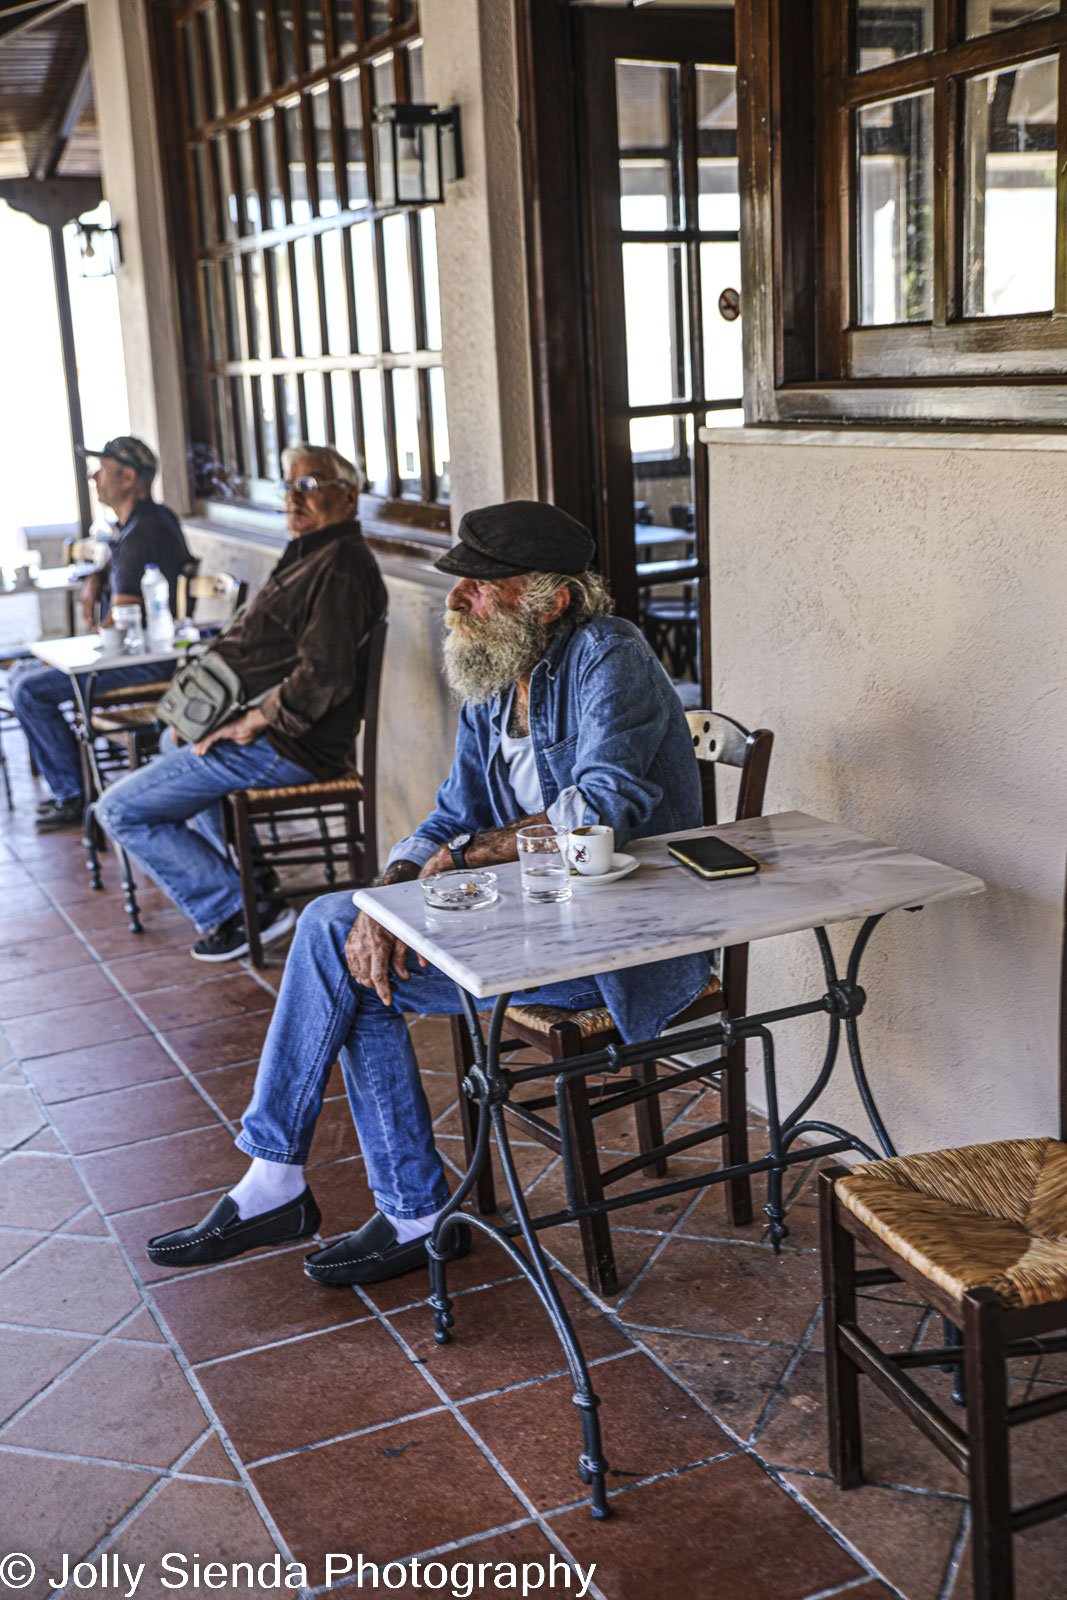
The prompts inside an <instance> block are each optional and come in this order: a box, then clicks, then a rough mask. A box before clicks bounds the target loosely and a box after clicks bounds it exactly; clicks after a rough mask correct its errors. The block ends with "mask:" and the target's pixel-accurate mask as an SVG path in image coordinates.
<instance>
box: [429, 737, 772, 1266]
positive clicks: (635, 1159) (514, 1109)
mask: <svg viewBox="0 0 1067 1600" xmlns="http://www.w3.org/2000/svg"><path fill="white" fill-rule="evenodd" d="M686 720H687V721H688V723H689V729H690V732H691V734H692V737H693V748H694V751H695V753H696V757H697V764H698V769H699V772H700V783H701V796H702V806H703V817H704V823H705V825H706V826H712V825H713V824H714V823H716V822H717V821H718V820H719V818H718V809H719V807H718V795H717V788H716V771H717V769H719V768H721V767H731V768H735V769H737V772H738V783H737V797H736V804H735V806H734V808H733V811H734V820H736V821H741V820H743V819H745V818H747V817H758V816H759V815H760V813H761V811H762V809H763V797H764V793H765V791H766V786H767V770H768V767H769V764H770V758H771V748H772V746H773V743H774V735H773V734H772V733H771V732H770V730H769V729H767V728H758V729H756V730H755V731H754V732H751V733H750V732H749V731H748V730H747V729H745V728H743V727H742V726H741V724H740V723H738V722H735V721H734V720H733V719H732V718H731V717H726V716H722V715H721V714H719V713H717V712H714V711H690V712H687V713H686ZM747 976H748V946H747V945H736V946H733V947H732V948H731V949H729V950H727V951H725V952H724V954H723V960H722V971H721V973H715V974H712V976H711V977H710V978H709V981H708V983H707V985H706V986H705V988H704V990H703V991H702V992H701V994H699V995H698V996H697V998H696V999H695V1000H694V1001H693V1003H692V1004H691V1005H690V1006H689V1007H688V1008H687V1009H686V1010H685V1011H684V1012H683V1013H681V1014H680V1015H679V1016H677V1017H675V1018H674V1019H673V1020H674V1025H681V1024H684V1023H689V1022H696V1021H699V1020H700V1019H701V1018H704V1017H708V1016H712V1015H714V1014H715V1013H717V1012H720V1011H723V1010H726V1009H727V1008H729V1010H730V1011H731V1012H733V1013H734V1014H735V1015H738V1016H742V1015H743V1014H744V1010H745V996H746V988H747ZM507 1030H508V1034H509V1040H508V1043H509V1044H510V1045H511V1046H512V1047H514V1048H524V1049H533V1050H535V1051H539V1052H541V1053H543V1054H545V1055H547V1056H548V1058H549V1059H550V1060H552V1061H565V1060H568V1059H569V1058H571V1057H573V1056H577V1055H582V1054H584V1053H585V1052H586V1051H593V1050H602V1049H606V1048H607V1047H608V1046H609V1045H613V1044H619V1043H621V1038H620V1035H619V1034H618V1033H617V1031H616V1029H615V1025H614V1023H613V1022H612V1018H611V1013H610V1012H609V1011H608V1010H607V1008H606V1007H604V1006H596V1007H593V1008H591V1009H590V1010H588V1011H565V1010H563V1009H561V1008H557V1007H555V1006H544V1005H526V1006H524V1005H523V1004H522V1002H521V1001H520V1002H518V1003H517V1004H515V1005H511V1006H509V1007H508V1011H507ZM452 1044H453V1061H454V1063H455V1068H456V1074H457V1077H458V1079H459V1081H460V1083H461V1085H462V1081H463V1078H464V1077H465V1075H466V1072H467V1070H468V1068H469V1066H470V1064H471V1062H472V1060H473V1056H472V1053H471V1045H470V1037H469V1034H468V1031H467V1028H466V1025H465V1023H464V1021H463V1019H462V1018H459V1017H453V1018H452ZM664 1053H665V1055H666V1053H667V1052H666V1050H665V1052H664ZM658 1068H662V1070H657V1069H658ZM686 1082H694V1083H697V1084H699V1085H700V1086H701V1087H704V1086H707V1085H716V1086H717V1087H718V1089H719V1091H720V1095H721V1108H720V1109H721V1113H722V1115H721V1117H720V1119H719V1120H718V1121H717V1122H714V1123H707V1124H704V1125H702V1126H700V1127H697V1128H692V1127H689V1128H687V1130H686V1132H685V1134H684V1135H680V1136H678V1137H676V1138H673V1139H665V1138H664V1129H663V1116H662V1108H661V1104H660V1101H661V1097H662V1096H663V1095H664V1094H666V1093H667V1092H668V1091H670V1090H672V1089H676V1088H678V1087H680V1086H681V1085H682V1084H683V1083H686ZM566 1102H567V1108H568V1115H569V1119H570V1133H571V1140H570V1143H571V1148H572V1149H573V1152H574V1163H575V1168H576V1170H575V1172H574V1175H573V1176H574V1182H575V1189H576V1192H577V1194H578V1197H579V1203H580V1204H582V1205H595V1204H597V1203H598V1202H599V1201H601V1200H603V1199H604V1191H605V1188H606V1187H608V1186H610V1185H612V1184H617V1183H620V1182H621V1181H622V1180H623V1179H624V1178H628V1177H632V1176H633V1175H634V1174H635V1173H638V1172H642V1171H644V1172H648V1173H649V1174H651V1175H654V1176H657V1177H662V1176H664V1174H665V1173H666V1171H667V1161H668V1159H669V1158H670V1156H672V1155H677V1154H681V1152H682V1151H683V1150H690V1149H692V1148H694V1147H695V1146H697V1145H700V1144H705V1143H707V1142H708V1141H710V1140H713V1139H721V1140H722V1141H723V1160H724V1162H725V1163H727V1164H729V1165H734V1164H736V1165H739V1166H740V1165H743V1164H744V1163H745V1162H746V1161H747V1160H748V1117H747V1101H746V1092H745V1046H744V1042H743V1041H742V1042H740V1043H737V1044H735V1045H733V1046H732V1047H731V1048H730V1050H728V1051H727V1052H726V1053H725V1054H724V1056H723V1057H722V1059H721V1061H713V1062H711V1063H710V1064H705V1065H700V1066H685V1067H681V1068H678V1067H675V1066H673V1065H671V1064H670V1063H669V1062H667V1061H663V1062H660V1063H656V1062H646V1063H643V1064H639V1065H635V1066H633V1067H631V1069H630V1076H629V1079H628V1080H623V1081H622V1082H621V1083H620V1081H619V1080H617V1079H615V1078H611V1077H608V1078H605V1079H603V1080H601V1081H599V1082H598V1081H597V1080H596V1079H588V1078H583V1077H575V1078H572V1079H571V1080H570V1082H569V1083H568V1085H567V1090H566ZM555 1103H556V1102H555V1095H554V1093H551V1094H545V1095H536V1096H533V1097H531V1098H526V1099H524V1098H522V1097H521V1096H518V1095H513V1096H512V1097H511V1099H510V1100H509V1101H508V1102H507V1103H506V1105H505V1108H504V1109H505V1112H506V1113H507V1114H508V1115H509V1116H511V1117H513V1118H514V1119H515V1120H516V1121H518V1122H519V1123H520V1124H521V1125H522V1126H523V1127H524V1128H525V1130H526V1132H527V1134H528V1135H529V1136H530V1137H531V1138H533V1139H535V1140H537V1142H538V1143H540V1144H543V1145H546V1146H547V1147H548V1148H549V1149H550V1150H554V1151H556V1152H557V1153H560V1152H561V1151H562V1145H563V1142H562V1140H561V1138H560V1133H559V1128H558V1126H557V1125H556V1124H555V1123H554V1122H553V1121H551V1120H550V1119H549V1118H548V1117H545V1116H544V1115H543V1114H542V1113H544V1112H546V1111H552V1110H554V1108H555ZM628 1107H632V1109H633V1114H634V1118H635V1122H636V1128H637V1141H638V1154H637V1155H635V1156H630V1157H626V1158H624V1159H623V1160H617V1159H616V1160H613V1161H611V1163H610V1164H609V1165H602V1164H601V1163H602V1157H601V1154H600V1152H599V1151H598V1149H597V1138H596V1124H597V1122H598V1120H599V1119H600V1118H602V1117H604V1116H607V1115H608V1114H609V1113H610V1112H612V1111H619V1110H623V1109H624V1108H628ZM460 1110H461V1121H462V1126H463V1136H464V1142H465V1145H466V1148H467V1154H468V1157H469V1156H470V1154H471V1151H472V1150H473V1148H474V1139H475V1136H476V1132H477V1109H476V1107H475V1106H474V1105H473V1104H472V1102H471V1101H469V1100H468V1099H467V1098H466V1097H465V1096H464V1095H462V1093H461V1096H460ZM723 1187H724V1189H725V1190H726V1203H727V1207H728V1210H729V1214H730V1218H731V1220H732V1221H733V1222H734V1223H735V1224H738V1225H743V1224H745V1223H747V1222H751V1220H752V1186H751V1182H750V1180H749V1178H748V1177H747V1176H743V1177H739V1178H733V1179H731V1180H730V1181H729V1182H727V1183H724V1185H723ZM635 1198H639V1196H637V1197H635ZM495 1200H496V1196H495V1191H494V1185H493V1175H492V1170H491V1168H490V1166H489V1164H488V1163H486V1166H485V1168H484V1170H483V1172H482V1175H481V1177H480V1179H479V1181H478V1204H479V1207H480V1208H481V1210H482V1211H492V1210H494V1209H495ZM578 1226H579V1229H580V1232H581V1238H582V1249H583V1253H584V1257H585V1268H586V1276H587V1279H588V1282H589V1284H590V1287H591V1288H593V1289H596V1290H597V1291H598V1292H599V1293H600V1294H603V1295H612V1294H615V1293H616V1292H617V1290H618V1287H619V1280H618V1271H617V1268H616V1265H615V1252H614V1249H613V1246H612V1242H611V1227H610V1223H609V1219H608V1217H607V1216H605V1215H600V1216H594V1217H584V1218H582V1219H581V1220H580V1221H579V1224H578Z"/></svg>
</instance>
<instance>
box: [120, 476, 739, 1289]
mask: <svg viewBox="0 0 1067 1600" xmlns="http://www.w3.org/2000/svg"><path fill="white" fill-rule="evenodd" d="M593 551H594V545H593V539H592V536H591V535H590V534H589V532H588V531H587V530H586V529H585V528H583V527H582V526H581V524H580V523H578V522H576V521H574V519H573V518H572V517H569V516H567V515H566V514H565V513H564V512H562V511H559V510H557V508H556V507H554V506H549V505H542V504H539V503H536V502H533V501H522V500H519V501H511V502H509V503H508V504H506V505H500V506H488V507H485V508H484V509H483V510H480V511H471V512H468V513H467V515H466V516H465V517H464V518H463V520H462V522H461V523H460V528H459V543H458V544H456V545H454V546H453V548H452V549H451V550H450V551H449V552H448V553H447V555H444V556H442V557H441V559H440V560H439V561H438V562H437V566H438V567H439V568H440V569H441V571H443V572H446V573H448V574H450V575H451V576H454V577H455V578H456V579H457V580H458V581H457V582H456V584H455V586H454V588H453V589H452V590H451V592H450V593H449V596H448V600H447V609H446V612H445V622H446V625H447V629H448V633H447V637H446V641H445V672H446V676H447V678H448V681H449V684H450V686H451V688H452V689H453V691H454V692H455V693H456V695H457V696H458V697H459V698H460V699H461V700H462V701H463V705H462V709H461V711H460V718H459V731H458V734H457V737H456V752H455V758H454V760H453V763H452V768H451V770H450V772H449V774H448V777H447V778H446V779H445V781H444V783H443V784H442V786H441V789H440V791H439V793H438V795H437V803H436V806H435V808H434V810H433V811H432V812H431V814H430V815H429V816H428V817H427V818H426V820H425V821H424V822H422V823H421V824H420V825H419V827H417V828H416V829H415V831H414V833H412V834H411V835H410V836H409V837H408V838H406V839H403V840H401V842H400V843H399V844H397V845H395V846H394V848H393V850H392V852H391V854H390V857H389V863H388V865H387V867H386V870H385V872H384V873H383V875H382V877H381V878H380V880H379V882H381V883H398V882H400V881H402V880H404V879H407V878H414V877H426V876H428V875H429V874H430V873H433V872H439V871H441V870H442V869H447V868H449V867H458V868H463V867H486V866H491V865H493V864H495V863H498V862H503V861H514V860H515V859H516V856H517V849H516V843H515V833H516V830H517V829H518V828H521V827H525V826H528V825H529V824H531V823H535V822H546V821H547V822H552V823H555V824H556V825H557V826H561V827H568V828H572V827H579V826H582V825H583V824H587V823H608V824H610V825H611V826H612V828H614V830H615V836H616V839H617V840H618V842H619V843H620V844H625V843H626V841H627V840H628V839H633V838H640V837H642V836H644V835H648V834H654V833H666V832H668V831H671V830H675V829H684V828H691V827H698V826H699V825H700V821H701V806H700V786H699V779H698V776H697V766H696V759H695V757H694V754H693V748H692V741H691V737H690V734H689V730H688V727H687V724H686V721H685V717H684V714H683V712H682V709H681V704H680V702H679V700H678V697H677V695H676V694H675V691H674V689H673V686H672V685H671V682H670V680H669V678H668V677H667V676H666V674H665V673H664V671H663V668H662V667H661V666H660V664H659V662H658V661H657V660H656V658H655V657H654V656H653V654H652V652H651V650H650V649H649V647H648V645H647V643H646V642H645V640H644V638H643V636H642V635H641V633H640V632H639V631H638V629H636V628H635V627H634V626H633V625H632V624H631V623H629V622H623V621H621V620H620V619H619V618H617V617H613V616H611V615H610V614H609V613H610V610H611V600H610V597H609V595H608V592H607V589H606V587H605V585H604V582H603V580H602V579H601V578H600V577H599V576H597V575H596V574H595V573H593V572H591V571H590V570H589V568H590V563H591V561H592V558H593ZM707 977H708V965H707V961H706V959H705V958H704V957H703V956H686V957H682V958H680V959H676V960H672V961H662V962H656V963H654V964H652V965H651V966H646V967H641V968H634V969H631V970H630V971H626V972H615V973H610V974H602V975H600V976H598V977H597V976H594V977H590V978H584V979H574V980H571V981H569V982H566V983H553V984H547V985H544V986H542V987H540V988H534V989H532V990H529V991H527V992H526V995H525V997H524V998H525V999H526V1000H528V1001H531V1002H537V1003H540V1004H544V1005H552V1006H562V1007H564V1008H566V1009H568V1010H583V1009H585V1008H587V1007H590V1006H603V1005H606V1006H607V1007H608V1009H609V1010H610V1012H611V1015H612V1017H613V1019H614V1021H615V1024H616V1026H617V1027H618V1029H619V1031H620V1033H621V1034H622V1036H623V1038H624V1039H628V1040H632V1039H639V1038H651V1037H654V1036H655V1035H656V1034H658V1033H659V1032H661V1031H662V1029H663V1028H664V1027H665V1026H666V1024H667V1022H668V1021H669V1020H670V1018H671V1017H673V1016H675V1015H676V1014H677V1013H678V1012H679V1011H681V1010H683V1009H684V1008H685V1007H686V1006H688V1005H689V1004H690V1002H691V1001H692V1000H693V999H694V998H695V997H696V996H697V995H698V994H699V993H700V991H701V989H702V988H703V987H704V984H705V983H706V981H707ZM492 1003H493V1002H492V1000H491V999H487V1000H483V1001H479V1002H478V1004H479V1005H480V1006H482V1007H485V1008H488V1007H490V1006H491V1005H492ZM459 1010H460V1004H459V1000H458V997H457V993H456V989H455V986H454V984H453V983H452V981H451V979H449V978H447V977H446V976H445V975H444V974H443V973H441V972H439V971H437V969H436V968H434V967H431V966H428V965H427V964H426V963H424V962H423V961H422V960H421V958H420V960H419V962H418V963H414V962H412V961H411V960H410V959H409V955H408V951H407V949H406V947H405V946H404V945H403V944H402V943H401V941H400V940H398V939H396V938H395V937H394V936H393V935H392V934H391V933H389V932H387V930H386V929H385V928H383V927H382V926H381V924H380V923H377V922H375V921H374V919H373V918H372V917H370V916H368V915H367V913H366V912H361V913H360V915H359V916H358V917H357V918H356V920H355V922H354V923H353V920H352V902H351V898H350V896H349V895H347V894H332V895H325V896H323V898H322V899H319V900H316V901H315V902H314V903H313V904H312V905H310V906H309V907H308V908H307V910H306V911H305V912H304V913H303V915H302V916H301V918H300V922H299V925H298V928H297V933H296V937H295V939H294V941H293V946H292V950H291V951H290V954H289V960H288V963H287V965H286V969H285V976H284V979H283V981H282V987H281V991H280V993H279V996H278V1004H277V1007H276V1009H275V1012H274V1016H273V1018H272V1020H271V1026H270V1031H269V1033H268V1035H267V1039H266V1042H265V1045H264V1048H263V1055H262V1058H261V1060H260V1064H259V1070H258V1072H257V1075H256V1082H255V1087H254V1090H253V1094H252V1101H251V1104H250V1105H249V1107H248V1110H247V1111H246V1112H245V1115H244V1119H243V1129H242V1132H241V1133H240V1134H239V1136H238V1138H237V1146H238V1148H239V1149H240V1150H242V1151H244V1153H245V1154H246V1155H248V1156H250V1157H251V1166H250V1167H249V1169H248V1171H247V1172H246V1173H245V1175H244V1176H243V1177H242V1178H241V1180H240V1182H239V1183H238V1184H237V1185H236V1186H235V1187H234V1188H233V1189H232V1190H231V1191H230V1192H229V1194H227V1195H224V1196H223V1198H222V1199H221V1200H220V1201H219V1202H218V1204H217V1205H216V1206H215V1207H214V1209H213V1210H212V1211H211V1212H210V1214H209V1215H208V1216H207V1217H205V1218H204V1220H203V1221H202V1222H200V1223H198V1224H195V1225H194V1226H192V1227H189V1228H182V1229H178V1230H177V1231H176V1232H174V1233H170V1234H164V1235H161V1236H160V1237H158V1238H155V1239H151V1240H150V1241H149V1243H148V1254H149V1256H150V1257H151V1259H152V1260H153V1261H156V1262H159V1263H161V1264H162V1265H165V1266H170V1267H186V1266H202V1265H204V1264H205V1263H208V1262H213V1261H222V1260H226V1259H227V1258H228V1257H230V1256H235V1255H238V1254H240V1253H241V1252H242V1251H244V1250H251V1249H254V1248H256V1247H257V1246H260V1245H278V1244H283V1243H286V1242H288V1241H290V1240H293V1239H300V1238H305V1237H306V1236H307V1235H309V1234H311V1233H314V1232H315V1231H316V1230H317V1228H318V1226H319V1222H320V1221H321V1217H320V1213H319V1208H318V1206H317V1205H316V1203H315V1200H314V1197H313V1196H312V1193H311V1190H310V1188H309V1187H308V1185H307V1181H306V1179H305V1176H304V1163H305V1161H306V1160H307V1156H308V1150H309V1147H310V1144H311V1136H312V1133H313V1131H314V1127H315V1122H316V1119H317V1117H318V1114H319V1111H320V1109H321V1106H322V1100H323V1094H324V1091H325V1088H326V1081H327V1078H328V1076H329V1073H330V1069H331V1067H332V1065H333V1063H334V1061H336V1060H337V1058H338V1056H340V1060H341V1066H342V1071H343V1073H344V1080H345V1087H346V1090H347V1092H348V1098H349V1102H350V1105H351V1108H352V1115H353V1119H354V1121H355V1124H356V1131H357V1133H358V1135H359V1141H360V1145H361V1147H362V1151H363V1156H364V1159H365V1161H366V1167H367V1182H368V1184H369V1186H370V1188H371V1190H372V1192H373V1194H374V1199H375V1203H376V1206H377V1210H376V1211H375V1213H374V1215H373V1216H372V1217H371V1219H370V1221H369V1222H367V1223H365V1224H364V1225H363V1227H361V1228H360V1229H359V1230H358V1231H357V1232H356V1233H353V1234H349V1235H348V1236H346V1237H345V1238H342V1239H340V1240H339V1241H337V1242H336V1243H334V1244H332V1245H329V1246H326V1247H325V1248H322V1249H319V1250H316V1251H315V1252H314V1253H313V1254H311V1255H309V1256H308V1257H306V1259H305V1263H304V1270H305V1272H306V1273H307V1276H308V1277H309V1278H311V1279H313V1280H314V1281H315V1282H316V1283H326V1284H353V1283H373V1282H380V1281H381V1280H383V1279H386V1278H392V1277H395V1276H397V1275H398V1274H399V1273H402V1272H408V1271H410V1270H411V1269H412V1268H413V1267H418V1266H420V1265H422V1264H423V1263H424V1262H425V1260H426V1242H427V1240H428V1238H429V1236H430V1233H431V1232H432V1230H433V1227H434V1224H435V1222H436V1221H437V1218H438V1216H439V1214H440V1212H441V1210H442V1208H443V1207H444V1205H445V1204H446V1202H447V1200H448V1185H447V1183H446V1181H445V1173H444V1168H443V1166H442V1163H441V1159H440V1156H439V1155H438V1153H437V1150H436V1148H435V1146H434V1139H433V1129H432V1124H431V1118H430V1112H429V1108H428V1106H427V1103H426V1098H425V1095H424V1093H423V1090H422V1085H421V1082H420V1079H419V1069H418V1063H417V1061H416V1058H415V1053H414V1050H413V1049H412V1045H411V1038H410V1035H409V1032H408V1027H407V1023H406V1022H405V1019H404V1013H405V1012H413V1013H418V1014H423V1015H424V1014H427V1013H430V1014H440V1013H443V1012H451V1013H454V1012H458V1011H459ZM331 1231H332V1230H331ZM452 1239H453V1241H454V1242H453V1246H452V1249H453V1253H454V1254H455V1255H462V1254H464V1253H465V1252H466V1251H467V1250H468V1249H469V1248H470V1231H469V1229H468V1228H467V1227H466V1226H465V1225H464V1224H460V1225H459V1226H458V1228H457V1229H456V1230H455V1231H454V1232H453V1234H452Z"/></svg>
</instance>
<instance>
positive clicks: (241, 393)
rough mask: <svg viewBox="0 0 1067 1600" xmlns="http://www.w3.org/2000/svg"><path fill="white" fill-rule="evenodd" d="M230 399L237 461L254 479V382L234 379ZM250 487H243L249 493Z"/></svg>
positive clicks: (247, 379)
mask: <svg viewBox="0 0 1067 1600" xmlns="http://www.w3.org/2000/svg"><path fill="white" fill-rule="evenodd" d="M230 398H231V400H232V401H233V419H234V425H235V427H236V429H237V459H238V461H239V462H240V466H241V472H242V473H243V474H244V476H245V477H246V478H254V477H255V476H256V472H257V469H258V465H259V463H258V461H257V459H256V436H255V431H254V429H253V425H252V418H253V416H254V415H255V412H254V409H253V406H254V402H253V400H252V381H251V379H250V378H234V379H232V380H231V383H230ZM247 488H248V485H247V484H245V485H243V489H244V491H245V492H247Z"/></svg>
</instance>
